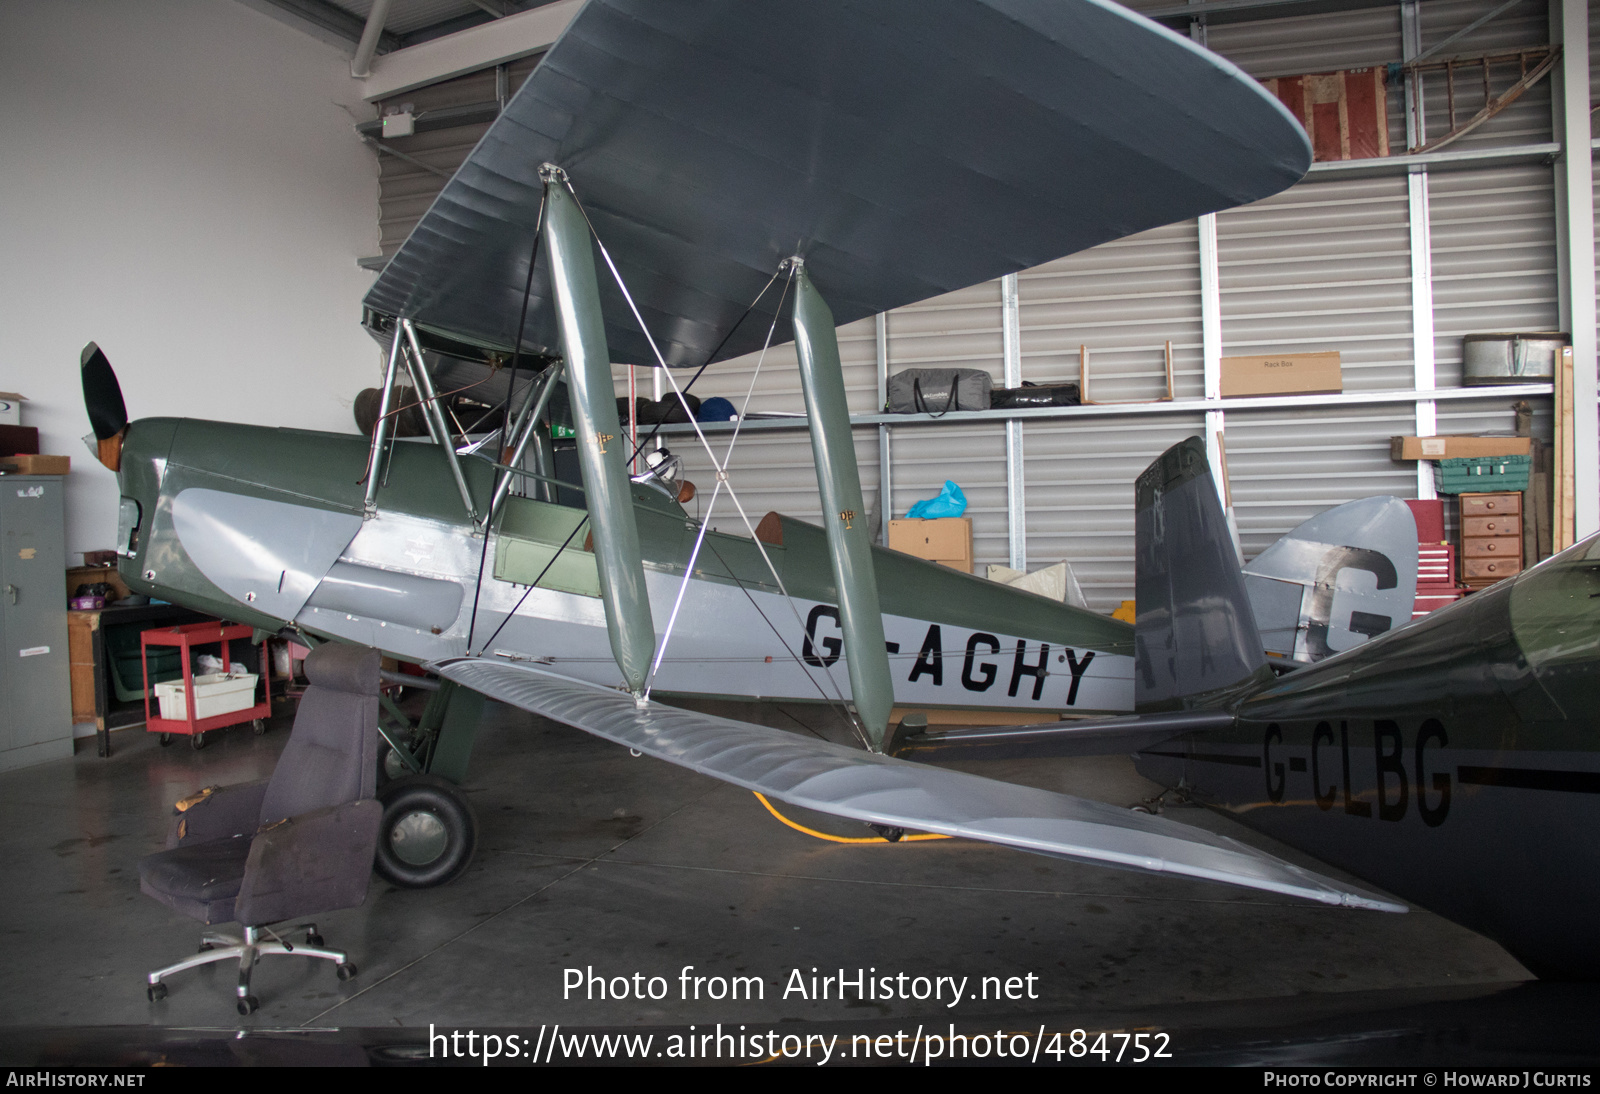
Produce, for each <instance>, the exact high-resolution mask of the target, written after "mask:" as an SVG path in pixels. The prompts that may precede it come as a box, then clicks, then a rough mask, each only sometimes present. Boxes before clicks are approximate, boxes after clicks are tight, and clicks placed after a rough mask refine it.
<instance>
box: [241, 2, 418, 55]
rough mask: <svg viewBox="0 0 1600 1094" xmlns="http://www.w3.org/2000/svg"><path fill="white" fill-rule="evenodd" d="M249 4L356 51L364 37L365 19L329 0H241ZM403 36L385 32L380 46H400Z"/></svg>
mask: <svg viewBox="0 0 1600 1094" xmlns="http://www.w3.org/2000/svg"><path fill="white" fill-rule="evenodd" d="M238 2H239V3H241V4H243V5H244V6H245V7H247V8H254V9H255V10H256V11H259V12H261V13H262V14H263V15H266V16H269V17H270V18H273V19H276V20H278V22H280V23H285V24H287V25H289V26H291V27H294V28H295V29H296V30H299V31H303V32H305V33H306V34H309V35H311V36H312V37H314V38H320V39H321V40H322V41H324V42H327V43H328V44H329V45H334V46H338V47H339V48H341V49H346V50H349V51H351V52H354V50H355V47H356V44H357V43H358V42H360V41H361V31H362V30H363V28H364V27H365V26H366V21H365V20H363V19H361V18H359V17H357V16H354V15H351V14H350V13H349V12H347V11H345V10H344V9H343V8H339V7H335V6H334V5H333V4H330V3H328V0H238ZM399 46H400V39H399V38H397V37H396V36H395V35H393V34H391V33H388V32H385V33H384V34H383V35H382V36H381V37H380V38H379V39H378V49H379V50H392V49H398V48H399Z"/></svg>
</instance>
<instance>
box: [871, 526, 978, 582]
mask: <svg viewBox="0 0 1600 1094" xmlns="http://www.w3.org/2000/svg"><path fill="white" fill-rule="evenodd" d="M889 549H890V550H891V551H904V552H905V553H906V554H908V555H916V556H917V557H918V558H925V559H927V560H928V561H929V562H938V563H941V564H942V565H945V566H949V567H951V568H953V569H957V570H960V571H962V572H963V573H968V574H970V573H971V572H972V518H971V517H940V518H938V519H937V520H891V521H890V522H889Z"/></svg>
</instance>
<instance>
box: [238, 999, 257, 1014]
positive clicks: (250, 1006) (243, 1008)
mask: <svg viewBox="0 0 1600 1094" xmlns="http://www.w3.org/2000/svg"><path fill="white" fill-rule="evenodd" d="M260 1009H261V1000H259V999H257V998H256V997H255V996H253V995H242V996H240V997H239V1013H240V1014H241V1015H242V1016H244V1017H246V1018H248V1017H249V1016H250V1015H252V1014H254V1013H255V1012H256V1011H258V1010H260Z"/></svg>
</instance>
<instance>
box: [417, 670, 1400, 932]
mask: <svg viewBox="0 0 1600 1094" xmlns="http://www.w3.org/2000/svg"><path fill="white" fill-rule="evenodd" d="M429 667H430V668H431V669H433V670H434V671H435V672H437V673H438V674H439V675H440V676H443V677H444V678H445V679H447V680H453V681H454V682H456V683H457V684H460V685H462V686H463V687H468V688H471V689H472V690H474V691H477V692H481V693H483V694H484V695H487V696H489V697H490V698H493V699H498V700H500V701H501V702H503V703H508V704H510V705H511V706H514V707H519V708H521V709H522V710H526V711H530V712H531V713H534V714H539V715H542V716H544V717H546V718H551V719H553V720H555V721H558V722H564V723H566V724H568V725H571V726H576V727H577V728H579V729H582V730H584V731H586V732H588V733H592V734H594V735H595V736H597V737H603V738H605V739H606V740H608V741H612V742H614V743H616V744H619V745H625V746H627V747H628V748H632V749H636V750H637V751H639V752H643V753H646V754H647V755H650V756H653V757H655V758H656V759H660V760H666V761H668V762H669V763H675V764H678V765H680V766H682V767H687V768H689V769H690V770H692V771H698V772H700V773H701V774H704V775H711V776H713V777H714V778H718V779H721V780H723V781H724V782H730V783H733V784H734V785H736V786H742V787H744V788H746V789H747V790H754V791H759V792H760V793H762V794H765V795H767V796H768V797H770V798H777V799H778V800H780V801H784V802H787V803H789V804H790V805H796V806H800V807H801V808H804V809H814V810H816V811H818V812H822V813H831V814H833V815H834V816H837V817H845V818H848V819H850V820H858V821H863V822H865V823H868V824H877V825H883V826H886V827H895V828H911V829H917V830H920V831H925V832H940V833H943V834H945V835H949V836H962V837H966V838H968V839H975V840H984V841H986V842H989V843H998V844H1003V845H1005V846H1007V847H1016V848H1019V849H1021V850H1024V851H1033V852H1035V853H1038V854H1044V855H1051V856H1057V857H1061V858H1068V859H1074V860H1077V861H1082V862H1090V863H1095V864H1098V865H1102V866H1119V867H1123V868H1125V869H1131V870H1143V871H1148V872H1152V873H1172V874H1180V875H1182V876H1185V877H1194V878H1203V879H1205V880H1207V881H1221V882H1226V883H1228V884H1232V885H1242V886H1245V887H1247V888H1252V889H1264V890H1266V891H1268V892H1274V893H1284V894H1287V895H1290V896H1297V897H1304V898H1306V899H1308V900H1315V901H1319V902H1321V903H1324V904H1336V905H1345V906H1348V907H1356V908H1370V909H1374V910H1377V911H1386V912H1403V911H1405V910H1406V908H1405V905H1403V904H1396V903H1395V902H1393V901H1391V900H1387V899H1385V898H1383V897H1380V896H1377V895H1375V894H1373V893H1369V892H1366V891H1364V890H1361V889H1357V888H1355V887H1354V886H1350V885H1344V884H1341V883H1339V882H1336V881H1334V880H1332V879H1330V878H1325V877H1322V876H1320V875H1318V874H1315V873H1312V872H1311V871H1309V870H1304V869H1301V868H1300V867H1298V866H1295V865H1293V864H1291V863H1288V862H1284V861H1283V860H1281V859H1278V858H1274V857H1273V856H1271V855H1268V854H1265V853H1263V852H1261V851H1257V850H1255V849H1254V848H1252V847H1248V846H1246V845H1245V844H1242V843H1240V842H1238V841H1237V840H1232V839H1229V838H1227V837H1226V836H1218V835H1214V834H1212V833H1210V832H1206V831H1204V830H1202V829H1199V828H1191V827H1189V826H1188V825H1183V824H1178V823H1176V822H1174V821H1170V820H1167V819H1165V818H1163V817H1156V816H1150V815H1146V814H1141V813H1134V812H1132V811H1130V810H1126V809H1118V808H1116V807H1115V806H1111V805H1106V804H1103V803H1101V802H1094V801H1087V800H1085V799H1083V798H1075V797H1072V796H1070V795H1067V794H1056V793H1052V792H1051V791H1048V790H1038V789H1034V788H1032V787H1026V786H1018V785H1015V784H1013V783H1004V782H998V781H996V780H994V779H986V778H982V777H981V776H978V775H969V774H965V773H963V772H958V771H948V770H942V769H939V768H935V767H928V766H925V765H923V764H916V763H910V762H908V761H906V760H900V759H896V758H894V757H891V756H883V755H879V754H877V753H872V752H864V751H860V750H858V749H854V748H848V747H846V746H844V745H837V744H833V743H831V742H827V741H820V740H812V739H808V738H805V737H800V736H797V735H795V734H793V733H788V732H785V731H783V730H779V729H771V728H769V727H766V726H758V725H752V724H750V723H748V722H737V721H733V720H732V719H728V718H718V717H714V716H712V715H707V714H699V713H695V712H693V711H687V710H681V709H678V708H676V707H669V706H664V705H662V704H660V703H654V702H644V703H642V704H638V703H635V701H634V700H633V698H632V697H631V696H628V695H626V694H623V693H622V692H618V691H614V690H612V689H610V688H604V687H600V686H598V685H595V684H589V683H585V682H582V681H577V680H572V679H570V678H567V677H564V676H560V675H557V674H556V673H552V672H549V671H547V670H544V669H540V668H535V667H533V666H531V665H527V664H522V663H516V662H507V661H500V660H494V659H487V658H450V659H446V660H444V661H440V662H437V663H435V664H433V665H430V666H429Z"/></svg>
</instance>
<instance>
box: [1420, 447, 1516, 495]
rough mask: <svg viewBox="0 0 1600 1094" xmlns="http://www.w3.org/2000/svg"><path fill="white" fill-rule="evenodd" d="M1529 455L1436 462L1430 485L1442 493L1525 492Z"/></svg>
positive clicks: (1470, 457)
mask: <svg viewBox="0 0 1600 1094" xmlns="http://www.w3.org/2000/svg"><path fill="white" fill-rule="evenodd" d="M1532 469H1533V457H1532V456H1469V457H1467V458H1464V459H1455V460H1435V461H1434V464H1433V485H1434V487H1435V488H1436V489H1437V490H1438V491H1439V493H1441V494H1495V493H1500V492H1502V491H1511V490H1526V489H1527V488H1528V474H1529V472H1530V471H1532Z"/></svg>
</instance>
